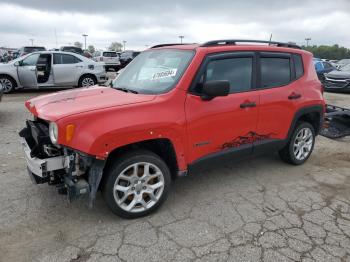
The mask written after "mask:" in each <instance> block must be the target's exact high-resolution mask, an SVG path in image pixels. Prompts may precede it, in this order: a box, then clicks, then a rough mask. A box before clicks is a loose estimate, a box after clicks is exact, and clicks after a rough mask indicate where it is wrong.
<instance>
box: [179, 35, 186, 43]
mask: <svg viewBox="0 0 350 262" xmlns="http://www.w3.org/2000/svg"><path fill="white" fill-rule="evenodd" d="M179 38H180V43H181V44H182V39H184V38H185V36H183V35H179Z"/></svg>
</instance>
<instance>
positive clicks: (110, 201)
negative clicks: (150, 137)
mask: <svg viewBox="0 0 350 262" xmlns="http://www.w3.org/2000/svg"><path fill="white" fill-rule="evenodd" d="M105 176H106V177H105V178H104V180H103V183H102V195H103V198H104V200H105V202H106V203H107V205H108V207H109V208H110V209H111V210H112V212H113V213H115V214H117V215H118V216H121V217H123V218H137V217H142V216H145V215H148V214H150V213H152V212H154V211H155V210H156V209H157V208H159V206H160V205H161V204H162V203H163V202H164V200H165V199H166V197H167V195H168V192H169V189H170V184H171V176H170V171H169V168H168V166H167V165H166V163H165V162H164V161H163V160H162V159H161V158H160V157H159V156H158V155H156V154H154V153H153V152H151V151H148V150H133V151H130V152H128V153H126V154H124V155H122V156H121V157H120V158H118V159H117V160H116V161H115V162H114V163H113V164H111V166H109V168H107V170H106V174H105Z"/></svg>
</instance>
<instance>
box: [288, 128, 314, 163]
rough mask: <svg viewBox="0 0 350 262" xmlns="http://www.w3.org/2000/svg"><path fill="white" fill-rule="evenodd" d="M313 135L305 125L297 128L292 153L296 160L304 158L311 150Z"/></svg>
mask: <svg viewBox="0 0 350 262" xmlns="http://www.w3.org/2000/svg"><path fill="white" fill-rule="evenodd" d="M313 143H314V136H313V133H312V131H311V129H310V128H308V127H305V128H302V129H300V130H299V132H298V134H297V135H296V137H295V140H294V145H293V153H294V156H295V158H296V159H297V160H300V161H302V160H304V159H306V158H307V157H308V156H309V155H310V153H311V150H312V146H313Z"/></svg>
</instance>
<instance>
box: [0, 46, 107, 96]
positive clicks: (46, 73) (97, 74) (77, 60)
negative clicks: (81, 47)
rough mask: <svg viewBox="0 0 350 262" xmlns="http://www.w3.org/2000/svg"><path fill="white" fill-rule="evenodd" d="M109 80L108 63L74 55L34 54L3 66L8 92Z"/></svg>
mask: <svg viewBox="0 0 350 262" xmlns="http://www.w3.org/2000/svg"><path fill="white" fill-rule="evenodd" d="M106 80H107V77H106V71H105V68H104V64H102V63H97V62H95V61H93V60H91V59H88V58H86V57H84V56H81V55H79V54H76V53H71V52H61V51H59V52H57V51H41V52H34V53H30V54H28V55H24V56H22V57H19V58H17V59H15V60H13V61H11V62H9V63H7V64H0V82H1V83H2V84H3V86H4V92H5V93H9V92H11V91H13V90H14V89H18V88H26V87H37V88H40V87H57V86H59V87H64V86H80V87H86V86H93V85H96V84H97V83H104V82H105V81H106Z"/></svg>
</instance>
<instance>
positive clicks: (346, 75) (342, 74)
mask: <svg viewBox="0 0 350 262" xmlns="http://www.w3.org/2000/svg"><path fill="white" fill-rule="evenodd" d="M325 75H326V77H330V78H334V79H350V71H338V70H334V71H332V72H330V73H328V74H325Z"/></svg>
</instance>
